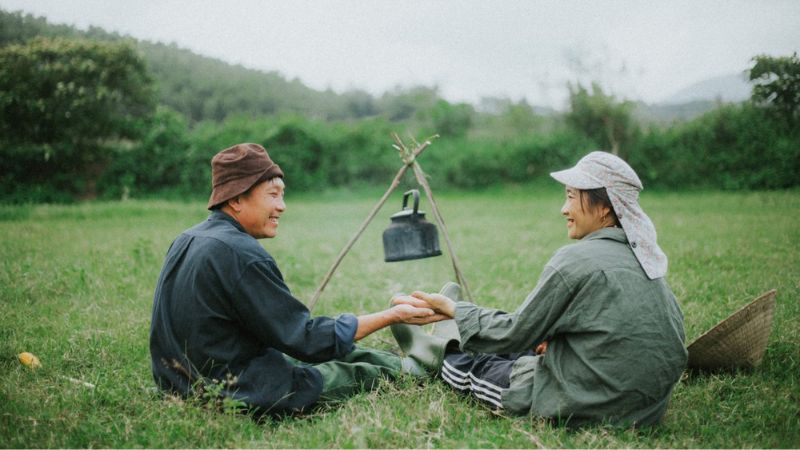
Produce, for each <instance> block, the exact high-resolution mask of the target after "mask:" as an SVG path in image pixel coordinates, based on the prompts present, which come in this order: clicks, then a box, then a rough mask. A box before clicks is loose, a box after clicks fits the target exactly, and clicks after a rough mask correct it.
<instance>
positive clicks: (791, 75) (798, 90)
mask: <svg viewBox="0 0 800 450" xmlns="http://www.w3.org/2000/svg"><path fill="white" fill-rule="evenodd" d="M753 61H754V62H755V63H754V64H753V67H752V68H750V71H749V72H750V81H751V82H753V84H754V85H753V94H752V100H753V101H754V102H755V103H757V104H766V105H769V107H770V108H771V109H773V110H774V111H775V112H776V113H777V114H778V115H780V116H781V117H782V118H784V119H785V120H787V121H789V122H794V121H795V120H797V119H798V117H800V58H798V56H797V52H794V53H793V54H792V55H791V56H782V57H773V56H768V55H758V56H756V57H754V58H753Z"/></svg>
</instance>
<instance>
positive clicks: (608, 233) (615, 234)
mask: <svg viewBox="0 0 800 450" xmlns="http://www.w3.org/2000/svg"><path fill="white" fill-rule="evenodd" d="M593 239H610V240H612V241H617V242H621V243H623V244H627V243H628V237H627V236H626V235H625V231H624V230H623V229H622V228H617V227H606V228H600V229H599V230H597V231H594V232H592V233H589V234H587V235H586V236H584V237H583V239H581V240H582V241H590V240H593Z"/></svg>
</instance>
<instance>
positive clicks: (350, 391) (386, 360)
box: [314, 347, 402, 402]
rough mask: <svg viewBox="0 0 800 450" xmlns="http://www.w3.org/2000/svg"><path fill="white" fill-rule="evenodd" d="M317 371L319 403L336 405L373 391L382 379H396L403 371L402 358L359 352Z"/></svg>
mask: <svg viewBox="0 0 800 450" xmlns="http://www.w3.org/2000/svg"><path fill="white" fill-rule="evenodd" d="M314 367H315V368H316V369H317V370H319V371H320V373H321V374H322V379H323V385H322V395H321V396H320V401H323V402H324V401H336V400H342V399H345V398H347V397H350V396H352V395H354V394H356V393H358V392H363V391H368V390H371V389H374V388H375V387H376V386H377V385H378V383H379V381H380V380H381V379H382V378H391V379H393V378H396V377H397V376H398V375H399V374H400V372H401V370H402V361H401V359H400V357H399V356H397V355H394V354H392V353H389V352H385V351H381V350H373V349H368V348H358V347H356V349H355V350H353V351H352V352H350V353H349V354H348V355H347V356H345V357H343V358H340V359H336V360H333V361H328V362H324V363H320V364H314Z"/></svg>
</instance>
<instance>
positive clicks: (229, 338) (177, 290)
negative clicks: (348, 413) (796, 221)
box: [150, 144, 436, 414]
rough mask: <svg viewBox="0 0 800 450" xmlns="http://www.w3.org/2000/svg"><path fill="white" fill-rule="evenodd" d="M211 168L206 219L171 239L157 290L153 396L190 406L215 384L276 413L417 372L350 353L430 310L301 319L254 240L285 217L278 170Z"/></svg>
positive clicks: (236, 155) (228, 159) (260, 155)
mask: <svg viewBox="0 0 800 450" xmlns="http://www.w3.org/2000/svg"><path fill="white" fill-rule="evenodd" d="M211 167H212V175H211V177H212V187H213V190H212V193H211V198H210V199H209V202H208V209H210V210H211V214H210V216H209V217H208V220H206V221H204V222H202V223H200V224H198V225H196V226H194V227H192V228H190V229H188V230H186V231H184V232H183V233H182V234H181V235H180V236H178V237H177V238H176V239H175V241H174V242H173V243H172V245H171V246H170V249H169V251H168V253H167V256H166V258H165V261H164V266H163V268H162V270H161V275H160V276H159V279H158V284H157V286H156V291H155V297H154V301H153V317H152V323H151V328H150V354H151V359H152V370H153V376H154V378H155V380H156V383H157V384H158V386H159V387H161V388H162V389H164V390H167V391H172V392H176V393H179V394H182V395H189V394H190V393H191V392H193V389H195V388H197V387H199V386H201V385H202V384H203V383H209V382H218V383H223V384H224V386H223V389H222V395H224V396H228V397H231V398H234V399H236V400H240V401H242V402H244V403H245V404H247V405H248V406H249V407H251V408H252V409H254V410H257V411H259V412H268V413H275V414H280V413H289V412H299V411H302V410H304V409H306V408H308V407H309V406H311V405H314V404H315V403H316V402H318V401H319V400H320V399H325V398H332V399H333V398H342V397H345V396H347V395H349V394H351V393H353V392H355V391H357V390H359V389H360V388H361V387H362V386H364V387H367V388H369V387H372V386H374V385H375V384H376V383H377V381H378V380H379V379H380V378H381V377H385V376H389V377H391V376H396V375H397V374H399V373H400V372H403V371H405V372H410V373H416V374H421V373H422V372H421V369H420V368H419V367H418V366H415V364H414V362H413V361H412V360H410V359H401V358H400V357H398V356H395V355H393V354H391V353H388V352H381V351H376V350H365V349H356V348H355V345H354V342H355V341H358V340H359V339H362V338H364V337H365V336H367V335H369V334H370V333H372V332H374V331H376V330H379V329H381V328H383V327H385V326H387V325H390V324H394V323H400V322H408V323H427V322H429V321H430V320H433V319H434V318H435V317H436V316H435V315H434V312H433V311H432V310H431V309H429V308H417V307H414V306H410V305H398V306H393V307H391V308H390V309H388V310H385V311H382V312H379V313H375V314H369V315H362V316H359V317H356V316H355V315H352V314H342V315H340V316H339V317H337V318H329V317H317V318H311V317H310V313H309V311H308V309H307V308H306V307H305V306H304V305H303V304H302V303H301V302H300V301H298V300H297V299H296V298H294V297H293V296H292V294H291V292H290V291H289V288H288V287H287V286H286V284H285V283H284V281H283V276H282V274H281V272H280V270H279V269H278V266H277V264H276V262H275V260H274V259H273V258H272V256H270V254H269V253H267V251H266V250H264V248H263V247H262V246H261V245H260V244H259V242H258V241H257V239H263V238H274V237H275V236H277V234H278V225H279V221H280V217H281V215H282V214H283V213H284V212H285V211H286V203H285V202H284V197H283V194H284V188H285V184H284V181H283V172H282V171H281V169H280V167H279V166H278V165H277V164H275V163H274V162H273V161H272V160H271V159H270V157H269V155H268V154H267V152H266V150H265V149H264V148H263V147H261V146H260V145H256V144H239V145H235V146H233V147H230V148H228V149H225V150H223V151H221V152H219V153H218V154H217V155H215V156H214V158H213V159H212V161H211ZM310 363H317V364H315V365H312V364H310Z"/></svg>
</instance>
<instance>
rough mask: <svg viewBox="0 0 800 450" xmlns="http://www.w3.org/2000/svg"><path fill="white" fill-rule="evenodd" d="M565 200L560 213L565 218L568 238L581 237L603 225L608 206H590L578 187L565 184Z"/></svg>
mask: <svg viewBox="0 0 800 450" xmlns="http://www.w3.org/2000/svg"><path fill="white" fill-rule="evenodd" d="M566 196H567V200H566V201H565V202H564V206H563V207H562V208H561V215H563V216H564V217H565V218H566V219H567V236H569V238H570V239H583V237H584V236H586V235H588V234H591V233H593V232H595V231H597V230H599V229H600V228H603V227H605V221H604V220H603V216H604V215H605V214H608V211H604V210H608V208H606V207H600V208H592V207H590V206H589V205H588V202H587V201H586V196H585V195H581V194H580V191H579V190H578V189H575V188H573V187H570V186H567V188H566Z"/></svg>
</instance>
